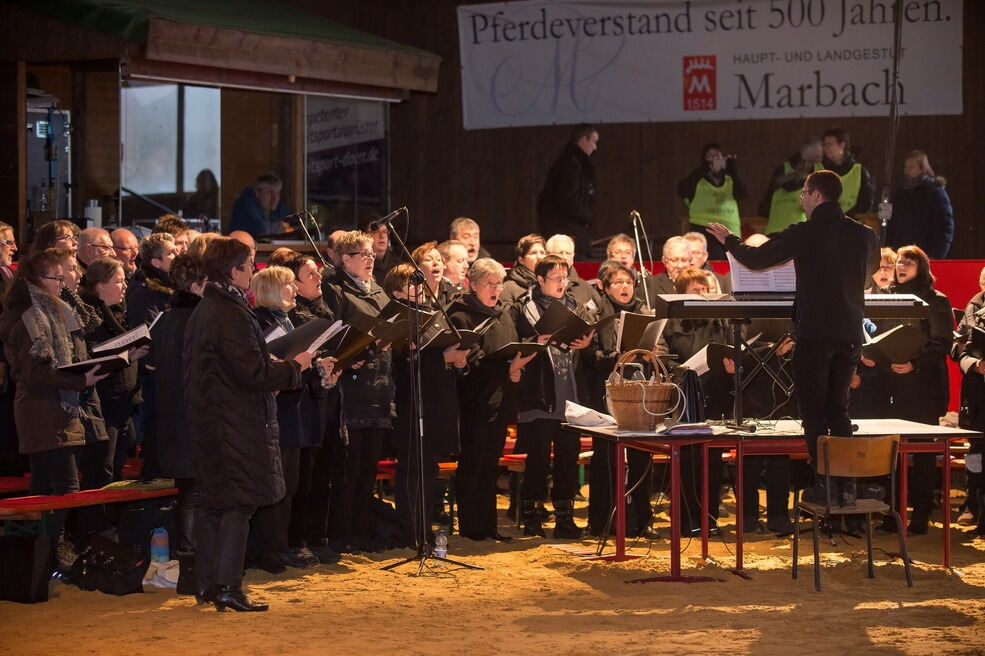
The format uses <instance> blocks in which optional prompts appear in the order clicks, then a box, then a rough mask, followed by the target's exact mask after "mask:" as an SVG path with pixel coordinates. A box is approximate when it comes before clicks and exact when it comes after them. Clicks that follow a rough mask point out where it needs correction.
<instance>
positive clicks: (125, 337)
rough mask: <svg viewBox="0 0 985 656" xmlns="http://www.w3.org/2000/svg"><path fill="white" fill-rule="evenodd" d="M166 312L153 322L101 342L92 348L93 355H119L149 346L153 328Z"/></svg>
mask: <svg viewBox="0 0 985 656" xmlns="http://www.w3.org/2000/svg"><path fill="white" fill-rule="evenodd" d="M162 314H164V312H158V313H157V315H156V316H155V317H154V319H153V321H151V322H150V323H142V324H140V325H139V326H137V327H136V328H132V329H130V330H128V331H126V332H125V333H123V334H122V335H117V336H116V337H113V338H112V339H107V340H106V341H105V342H100V343H99V344H96V345H95V346H93V347H92V349H91V350H92V354H93V355H96V354H103V355H110V354H113V353H119V352H120V351H129V350H130V349H135V348H140V347H141V346H147V345H149V344H150V343H151V334H150V331H151V328H153V327H154V324H156V323H157V320H158V319H160V318H161V315H162Z"/></svg>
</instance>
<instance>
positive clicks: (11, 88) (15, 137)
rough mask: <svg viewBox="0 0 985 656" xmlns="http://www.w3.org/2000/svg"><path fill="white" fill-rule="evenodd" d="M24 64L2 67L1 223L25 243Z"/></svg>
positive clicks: (0, 124)
mask: <svg viewBox="0 0 985 656" xmlns="http://www.w3.org/2000/svg"><path fill="white" fill-rule="evenodd" d="M25 76H26V70H25V66H24V64H23V62H13V63H6V64H2V65H0V152H2V153H3V159H2V161H0V221H3V222H4V223H7V224H9V225H11V226H13V227H14V231H15V237H16V238H17V239H18V240H19V241H20V242H21V243H24V241H25V240H26V234H25V232H26V231H25V216H26V196H27V186H26V182H25V180H26V177H27V145H26V139H27V133H26V131H25V125H26V120H27V118H26V116H25V115H26V106H25V99H24V90H23V87H24V83H25V82H24V81H25Z"/></svg>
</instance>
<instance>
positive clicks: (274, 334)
mask: <svg viewBox="0 0 985 656" xmlns="http://www.w3.org/2000/svg"><path fill="white" fill-rule="evenodd" d="M286 334H287V331H286V330H284V329H283V328H281V327H280V326H275V327H274V329H273V330H271V331H270V332H269V333H267V335H266V337H264V338H263V341H265V342H267V343H268V344H269V343H270V342H272V341H274V340H275V339H278V338H280V337H283V336H284V335H286Z"/></svg>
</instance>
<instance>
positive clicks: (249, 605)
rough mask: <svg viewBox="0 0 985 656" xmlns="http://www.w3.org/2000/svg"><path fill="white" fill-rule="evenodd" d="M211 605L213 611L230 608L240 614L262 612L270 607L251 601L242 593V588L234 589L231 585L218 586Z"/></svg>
mask: <svg viewBox="0 0 985 656" xmlns="http://www.w3.org/2000/svg"><path fill="white" fill-rule="evenodd" d="M213 603H214V604H215V609H216V610H218V611H223V610H225V609H227V608H232V609H233V610H235V611H238V612H241V613H242V612H245V613H257V612H263V611H265V610H267V609H268V608H269V607H270V606H268V605H267V604H262V603H256V602H254V601H251V600H250V598H249V597H247V596H246V593H245V592H243V588H234V587H233V586H231V585H220V586H219V589H218V590H216V595H215V600H214V601H213Z"/></svg>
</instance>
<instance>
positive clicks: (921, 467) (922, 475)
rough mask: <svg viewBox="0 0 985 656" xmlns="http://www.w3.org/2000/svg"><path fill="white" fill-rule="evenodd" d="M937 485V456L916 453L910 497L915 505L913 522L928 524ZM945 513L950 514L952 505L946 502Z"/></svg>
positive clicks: (911, 476) (910, 481) (911, 474)
mask: <svg viewBox="0 0 985 656" xmlns="http://www.w3.org/2000/svg"><path fill="white" fill-rule="evenodd" d="M936 483H937V455H936V454H934V453H914V454H913V470H912V472H911V473H910V479H909V481H908V484H909V495H910V499H911V504H912V505H913V513H912V514H911V515H910V519H911V521H913V522H915V523H917V524H921V523H922V524H926V523H927V520H928V519H929V518H930V510H931V507H932V506H933V502H934V486H935V485H936ZM944 503H945V506H944V512H950V503H949V501H948V500H947V499H945V500H944Z"/></svg>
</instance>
